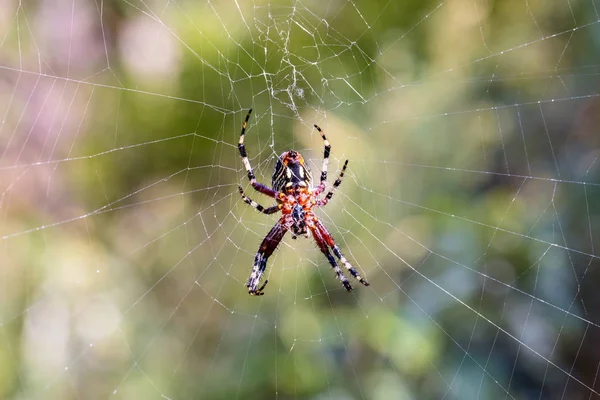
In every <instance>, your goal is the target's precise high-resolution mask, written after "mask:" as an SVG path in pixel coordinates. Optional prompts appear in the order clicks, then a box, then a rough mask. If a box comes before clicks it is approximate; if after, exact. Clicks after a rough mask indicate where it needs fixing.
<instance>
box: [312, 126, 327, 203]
mask: <svg viewBox="0 0 600 400" xmlns="http://www.w3.org/2000/svg"><path fill="white" fill-rule="evenodd" d="M315 128H316V129H317V130H318V131H319V133H320V134H321V137H322V138H323V144H324V145H325V150H323V168H321V183H320V184H319V186H317V188H316V189H315V192H314V193H315V196H318V195H319V194H321V193H322V192H323V190H325V184H326V183H327V166H328V165H329V153H330V152H331V145H330V144H329V141H328V140H327V138H326V137H325V132H323V130H321V128H319V126H318V125H316V124H315Z"/></svg>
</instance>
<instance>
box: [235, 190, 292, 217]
mask: <svg viewBox="0 0 600 400" xmlns="http://www.w3.org/2000/svg"><path fill="white" fill-rule="evenodd" d="M238 189H239V191H240V195H241V196H242V200H244V203H246V204H249V205H251V206H252V207H254V208H256V209H257V210H258V211H260V212H261V213H263V214H267V215H269V214H274V213H276V212H277V211H279V210H281V208H282V207H283V203H282V204H277V205H274V206H272V207H267V208H264V207H263V206H261V205H260V204H258V203H257V202H255V201H254V200H252V199H251V198H250V197H248V196H246V193H244V189H242V187H241V186H238Z"/></svg>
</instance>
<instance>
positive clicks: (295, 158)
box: [272, 150, 312, 192]
mask: <svg viewBox="0 0 600 400" xmlns="http://www.w3.org/2000/svg"><path fill="white" fill-rule="evenodd" d="M272 185H273V189H274V190H277V191H280V192H287V191H288V190H289V189H294V188H297V187H306V188H309V187H311V186H312V174H311V173H310V169H309V168H308V165H306V163H305V162H304V158H303V157H302V155H301V154H300V153H298V152H297V151H295V150H290V151H286V152H284V153H282V154H281V155H280V156H279V159H278V160H277V163H276V164H275V168H274V169H273V179H272Z"/></svg>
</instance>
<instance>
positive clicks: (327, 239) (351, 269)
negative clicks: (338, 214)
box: [315, 221, 370, 286]
mask: <svg viewBox="0 0 600 400" xmlns="http://www.w3.org/2000/svg"><path fill="white" fill-rule="evenodd" d="M315 229H316V230H317V231H319V233H320V235H321V236H322V237H323V240H324V241H325V243H326V244H327V245H328V246H329V247H331V249H332V250H333V254H335V256H336V257H337V258H339V259H340V262H341V263H342V264H344V267H346V269H347V270H348V271H349V272H350V275H352V276H353V277H354V278H355V279H356V280H357V281H359V282H360V283H362V284H363V285H365V286H369V285H370V283H369V282H367V281H366V280H365V279H364V278H363V277H362V276H360V274H359V273H358V271H357V270H356V269H355V268H354V267H353V266H352V264H350V262H348V260H346V257H344V255H343V254H342V251H341V250H340V248H339V246H338V245H337V244H335V241H334V240H333V237H332V236H331V234H330V233H329V232H328V231H327V228H325V225H323V224H322V223H321V221H316V222H315Z"/></svg>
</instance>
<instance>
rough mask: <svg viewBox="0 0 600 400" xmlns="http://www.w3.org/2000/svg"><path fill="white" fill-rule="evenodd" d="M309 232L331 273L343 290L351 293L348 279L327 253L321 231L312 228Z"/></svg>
mask: <svg viewBox="0 0 600 400" xmlns="http://www.w3.org/2000/svg"><path fill="white" fill-rule="evenodd" d="M311 232H312V234H313V238H314V239H315V242H317V246H319V249H320V250H321V252H322V253H323V254H325V257H327V261H329V264H331V268H333V272H335V275H336V276H337V278H338V279H339V280H340V281H341V282H342V285H344V288H345V289H346V290H347V291H349V292H351V291H352V285H350V282H348V279H347V278H346V277H345V276H344V273H343V272H342V270H341V269H340V267H339V266H338V265H337V263H336V262H335V258H333V256H332V255H331V253H330V252H329V249H328V248H327V242H326V239H325V238H324V237H323V236H322V233H321V231H320V230H319V229H318V228H316V227H314V228H311Z"/></svg>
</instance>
